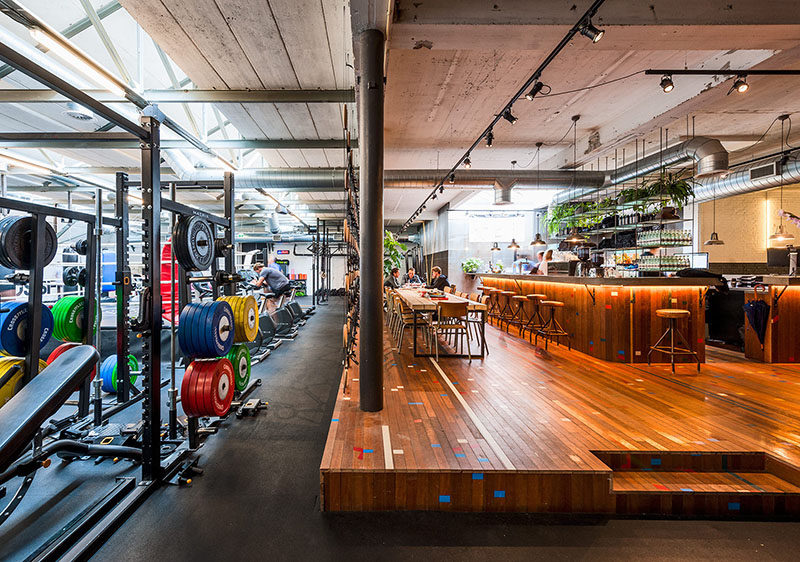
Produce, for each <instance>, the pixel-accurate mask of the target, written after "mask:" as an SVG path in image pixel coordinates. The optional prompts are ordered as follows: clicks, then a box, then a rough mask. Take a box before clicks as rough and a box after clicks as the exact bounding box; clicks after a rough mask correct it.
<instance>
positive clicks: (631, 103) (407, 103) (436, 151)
mask: <svg viewBox="0 0 800 562" xmlns="http://www.w3.org/2000/svg"><path fill="white" fill-rule="evenodd" d="M588 5H589V2H584V3H577V4H576V3H574V2H565V1H562V0H539V1H537V2H536V3H535V4H534V3H532V2H527V1H525V0H506V1H497V2H484V1H480V0H462V1H461V2H458V5H457V6H455V5H454V4H453V3H452V2H448V1H446V0H425V1H422V2H420V1H418V0H399V1H398V2H397V3H396V4H395V7H394V14H393V16H394V17H393V19H392V22H391V26H390V29H389V32H388V37H389V43H388V47H389V48H388V54H387V57H388V63H387V86H386V107H387V108H391V109H390V110H388V111H387V114H386V168H387V169H406V168H444V169H447V168H448V167H449V166H451V165H452V164H453V163H454V162H455V161H456V160H457V159H458V158H459V157H460V156H461V154H462V153H463V151H464V150H465V149H466V148H467V147H469V145H470V144H471V143H472V141H473V140H474V139H475V138H476V137H477V135H478V134H479V133H480V132H481V131H482V130H483V129H484V127H485V126H486V125H487V124H488V123H489V121H490V119H491V118H492V116H493V115H494V113H495V112H497V111H498V110H499V109H500V108H502V107H503V105H504V104H505V103H506V101H507V100H508V99H509V98H510V96H511V95H512V94H513V93H514V92H515V91H516V90H517V89H518V88H519V87H520V86H521V85H522V84H523V83H524V81H525V80H526V79H527V78H528V76H530V74H531V73H532V72H533V70H534V69H535V68H536V67H537V66H538V64H539V63H540V62H541V61H542V59H543V58H544V57H545V56H546V54H547V53H548V52H549V51H550V50H551V49H552V48H553V47H554V46H555V45H556V44H557V43H558V41H559V40H560V39H561V38H562V37H563V35H564V34H565V33H566V31H567V30H568V29H569V27H570V26H571V25H573V24H574V23H575V21H576V20H577V18H578V16H579V14H580V13H581V12H582V11H583V10H584V9H585V8H586V7H588ZM594 22H595V24H596V25H598V26H599V27H602V28H603V29H605V31H606V33H605V36H604V37H603V39H602V40H601V41H600V42H599V43H596V44H592V43H591V42H590V41H588V40H587V39H586V38H584V37H581V36H576V37H575V39H574V40H573V41H572V42H571V43H570V44H569V45H568V46H567V47H566V49H565V50H564V51H563V52H562V54H561V55H560V56H559V57H558V58H557V59H556V60H555V61H554V62H553V64H551V65H550V66H549V67H548V68H547V70H546V71H545V73H544V74H543V76H542V81H543V82H544V83H545V84H547V85H548V86H549V87H550V89H551V91H550V93H551V95H550V97H547V96H542V95H540V96H539V97H537V98H536V99H535V100H534V101H533V102H528V101H527V100H524V99H522V100H520V101H518V102H517V103H516V104H515V105H514V114H515V115H516V116H517V117H519V121H518V122H517V123H516V124H515V125H513V126H512V125H510V124H509V123H507V122H505V121H501V122H500V123H499V124H498V125H497V126H496V128H495V131H494V135H495V140H494V146H493V148H491V149H489V148H486V147H484V146H481V147H480V148H479V149H477V150H476V151H475V152H474V153H473V154H472V157H471V160H472V164H473V168H478V169H480V168H485V169H511V168H512V167H517V168H519V167H530V166H535V165H536V162H535V160H534V155H535V154H536V148H535V143H536V142H543V143H545V144H544V146H543V147H542V150H541V153H540V159H541V167H542V169H553V168H562V167H572V166H573V165H575V164H577V165H578V166H583V167H585V168H586V169H590V168H591V169H598V168H600V169H606V168H610V167H614V165H615V163H614V157H615V155H616V158H617V160H618V161H617V164H619V163H621V162H622V158H623V156H622V155H623V151H624V153H625V160H626V161H631V160H632V158H633V155H634V153H635V151H636V148H635V145H634V140H639V142H640V146H641V142H642V141H644V142H645V143H646V146H647V152H648V153H649V152H652V151H654V150H657V148H658V146H659V137H660V134H661V133H660V131H659V128H660V127H663V128H665V129H668V133H667V132H665V134H667V135H668V142H669V143H670V144H672V143H674V142H677V141H678V140H680V137H681V136H684V137H685V136H686V135H687V134H692V131H694V133H695V134H698V135H701V134H702V135H707V136H712V137H720V138H723V139H726V144H727V146H728V148H729V150H731V151H733V154H732V161H734V162H735V161H736V160H737V159H738V160H743V159H745V158H747V157H750V156H751V155H752V154H755V153H764V152H766V151H769V150H772V149H774V148H775V146H776V145H777V144H779V143H780V135H779V131H780V128H779V127H773V129H772V131H771V132H770V134H768V135H767V136H766V137H765V138H764V140H763V141H762V142H761V143H759V145H758V146H757V147H755V148H753V147H752V146H751V145H752V144H753V143H754V142H755V140H757V139H758V138H759V137H761V135H762V134H763V133H764V131H765V130H766V129H767V127H768V126H769V125H770V123H771V122H772V121H773V120H774V118H775V117H777V115H779V114H780V113H794V112H800V97H798V96H797V95H796V91H797V89H798V87H800V77H751V78H750V79H749V83H750V84H751V88H750V91H749V92H747V94H745V95H741V94H731V95H730V96H727V95H726V93H727V91H728V89H729V88H730V83H731V82H730V80H726V78H727V77H719V78H715V77H711V76H699V77H683V76H681V77H678V76H676V77H674V80H675V84H676V87H675V89H674V90H673V91H672V92H671V93H669V94H665V93H664V92H662V91H661V89H660V88H659V86H658V83H659V79H660V77H658V76H645V75H644V74H641V73H640V74H635V75H634V76H631V77H629V78H625V79H622V80H619V81H618V82H615V83H612V84H608V85H601V86H597V84H600V83H602V82H607V81H610V80H615V79H619V78H623V77H626V76H628V75H630V74H634V73H637V72H640V71H643V70H645V69H648V68H686V67H688V68H735V69H740V68H745V69H748V68H783V69H785V68H792V69H800V62H798V61H800V10H798V9H797V3H796V2H794V1H784V0H772V1H743V2H736V3H730V2H719V1H715V0H711V1H706V2H692V1H684V0H672V1H664V0H662V1H657V0H654V1H651V2H629V1H624V0H608V1H607V2H606V3H605V4H604V5H603V6H602V7H601V9H600V11H599V13H598V15H597V17H595V19H594ZM584 88H590V89H586V90H582V89H584ZM574 90H579V91H574ZM545 91H546V90H545ZM565 92H567V93H565ZM573 115H580V116H581V117H580V120H579V122H578V127H577V138H578V141H577V155H578V157H577V162H575V161H574V158H573V148H572V133H571V132H569V133H568V131H569V129H570V126H571V124H572V121H571V117H572V116H573ZM798 121H799V122H800V118H799V119H798ZM799 126H800V125H799ZM565 133H568V134H567V135H566V136H565ZM590 135H595V136H597V137H598V138H599V143H596V144H594V145H593V146H592V147H591V148H590V147H589V137H590ZM639 150H641V148H640V149H639ZM512 162H513V164H512ZM409 199H410V198H409ZM419 199H420V200H421V199H422V197H420V198H419ZM417 204H419V201H416V202H415V204H414V203H412V202H411V201H409V207H410V209H407V210H408V211H409V212H408V213H406V214H405V216H402V217H400V216H394V215H392V214H389V213H387V217H388V218H392V219H398V221H399V222H402V221H403V220H404V219H405V218H407V217H408V215H409V214H410V212H413V211H414V209H415V208H416V205H417ZM429 207H430V206H429ZM434 212H435V208H434V209H431V208H429V209H428V211H427V212H426V213H424V214H423V215H422V216H421V217H422V218H431V217H432V216H433V213H434Z"/></svg>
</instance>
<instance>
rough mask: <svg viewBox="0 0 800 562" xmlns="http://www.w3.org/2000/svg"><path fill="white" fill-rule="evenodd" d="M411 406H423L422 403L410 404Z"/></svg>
mask: <svg viewBox="0 0 800 562" xmlns="http://www.w3.org/2000/svg"><path fill="white" fill-rule="evenodd" d="M408 405H409V406H422V402H409V403H408Z"/></svg>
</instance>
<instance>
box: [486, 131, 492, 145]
mask: <svg viewBox="0 0 800 562" xmlns="http://www.w3.org/2000/svg"><path fill="white" fill-rule="evenodd" d="M493 143H494V133H493V132H491V131H489V132H488V133H487V135H486V148H492V144H493Z"/></svg>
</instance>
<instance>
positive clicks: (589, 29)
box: [580, 18, 605, 43]
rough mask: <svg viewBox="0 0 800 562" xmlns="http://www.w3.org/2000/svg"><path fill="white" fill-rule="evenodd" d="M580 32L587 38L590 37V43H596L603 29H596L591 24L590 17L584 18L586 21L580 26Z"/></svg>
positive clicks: (602, 33) (601, 35)
mask: <svg viewBox="0 0 800 562" xmlns="http://www.w3.org/2000/svg"><path fill="white" fill-rule="evenodd" d="M580 33H581V35H583V36H584V37H588V38H589V39H591V40H592V43H597V42H598V41H600V39H602V38H603V35H604V34H605V31H603V30H602V29H597V28H596V27H595V26H594V25H593V24H592V18H586V21H584V22H583V25H582V26H581V29H580Z"/></svg>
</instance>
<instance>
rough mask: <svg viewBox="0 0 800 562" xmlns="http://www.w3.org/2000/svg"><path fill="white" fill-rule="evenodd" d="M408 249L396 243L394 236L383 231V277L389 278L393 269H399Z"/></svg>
mask: <svg viewBox="0 0 800 562" xmlns="http://www.w3.org/2000/svg"><path fill="white" fill-rule="evenodd" d="M407 251H408V248H407V247H406V245H405V244H403V243H401V242H398V241H397V239H396V238H395V237H394V234H392V233H391V232H389V231H388V230H384V231H383V275H384V277H389V275H390V274H391V272H392V268H393V267H400V264H401V263H402V262H403V257H404V256H405V255H406V252H407Z"/></svg>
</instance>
